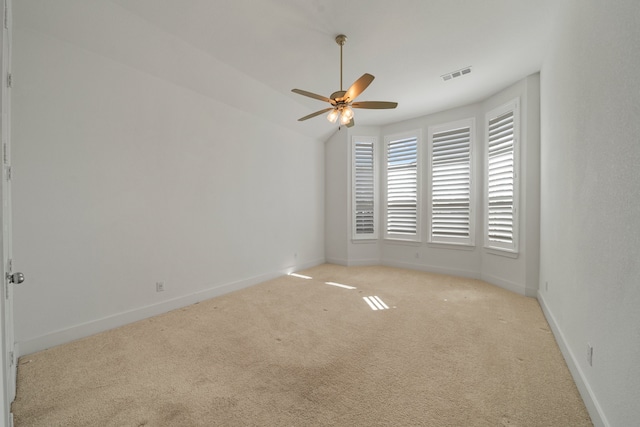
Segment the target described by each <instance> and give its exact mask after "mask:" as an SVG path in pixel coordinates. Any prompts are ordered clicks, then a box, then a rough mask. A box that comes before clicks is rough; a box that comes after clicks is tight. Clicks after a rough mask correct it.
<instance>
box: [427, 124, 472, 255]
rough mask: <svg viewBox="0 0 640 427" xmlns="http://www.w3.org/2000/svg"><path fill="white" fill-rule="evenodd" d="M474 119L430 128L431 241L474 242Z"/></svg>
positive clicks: (469, 243)
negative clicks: (472, 163) (472, 168)
mask: <svg viewBox="0 0 640 427" xmlns="http://www.w3.org/2000/svg"><path fill="white" fill-rule="evenodd" d="M474 128H475V126H474V120H473V119H468V120H462V121H457V122H453V123H447V124H444V125H440V126H434V127H431V128H429V148H430V155H431V156H430V157H431V187H430V202H431V203H430V208H431V209H430V212H431V220H430V223H429V225H430V232H429V242H431V243H449V244H459V245H473V243H474V238H473V237H474V232H473V231H474V230H473V228H474V227H473V225H474V221H473V217H472V206H473V204H472V201H473V200H472V191H471V151H472V146H473V139H474V138H473V135H474V131H475V129H474Z"/></svg>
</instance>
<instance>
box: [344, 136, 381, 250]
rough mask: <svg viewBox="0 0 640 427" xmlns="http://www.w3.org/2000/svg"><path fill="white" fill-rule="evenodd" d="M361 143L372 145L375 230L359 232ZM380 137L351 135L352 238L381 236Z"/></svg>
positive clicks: (361, 238)
mask: <svg viewBox="0 0 640 427" xmlns="http://www.w3.org/2000/svg"><path fill="white" fill-rule="evenodd" d="M360 143H367V144H371V145H372V165H371V167H372V169H373V195H372V196H373V197H372V199H373V200H372V202H373V207H372V219H373V232H372V233H358V227H357V220H358V212H357V206H358V200H357V199H358V197H357V196H358V192H357V191H356V190H357V188H356V187H357V173H358V168H357V167H356V147H357V145H358V144H360ZM378 148H379V147H378V138H376V137H374V136H352V137H351V238H352V240H354V241H355V240H358V241H361V240H376V239H378V236H379V231H378V216H379V215H378V211H379V191H378V181H379V172H378V169H379V162H378Z"/></svg>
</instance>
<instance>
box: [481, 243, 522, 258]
mask: <svg viewBox="0 0 640 427" xmlns="http://www.w3.org/2000/svg"><path fill="white" fill-rule="evenodd" d="M484 250H485V251H486V252H487V253H488V254H491V255H498V256H503V257H507V258H513V259H516V258H518V257H519V256H520V254H519V253H518V252H514V251H510V250H508V249H498V248H492V247H488V246H485V247H484Z"/></svg>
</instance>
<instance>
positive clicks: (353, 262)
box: [348, 258, 380, 267]
mask: <svg viewBox="0 0 640 427" xmlns="http://www.w3.org/2000/svg"><path fill="white" fill-rule="evenodd" d="M348 265H349V267H352V266H353V267H361V266H366V265H380V260H379V259H378V258H374V259H350V260H349V261H348Z"/></svg>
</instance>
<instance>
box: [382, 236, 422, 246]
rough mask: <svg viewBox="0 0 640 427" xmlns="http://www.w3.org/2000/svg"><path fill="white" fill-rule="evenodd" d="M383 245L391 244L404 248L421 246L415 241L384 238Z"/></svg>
mask: <svg viewBox="0 0 640 427" xmlns="http://www.w3.org/2000/svg"><path fill="white" fill-rule="evenodd" d="M384 243H391V244H393V245H406V246H420V245H421V244H422V243H421V242H419V241H417V240H405V239H394V238H389V237H385V239H384Z"/></svg>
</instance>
